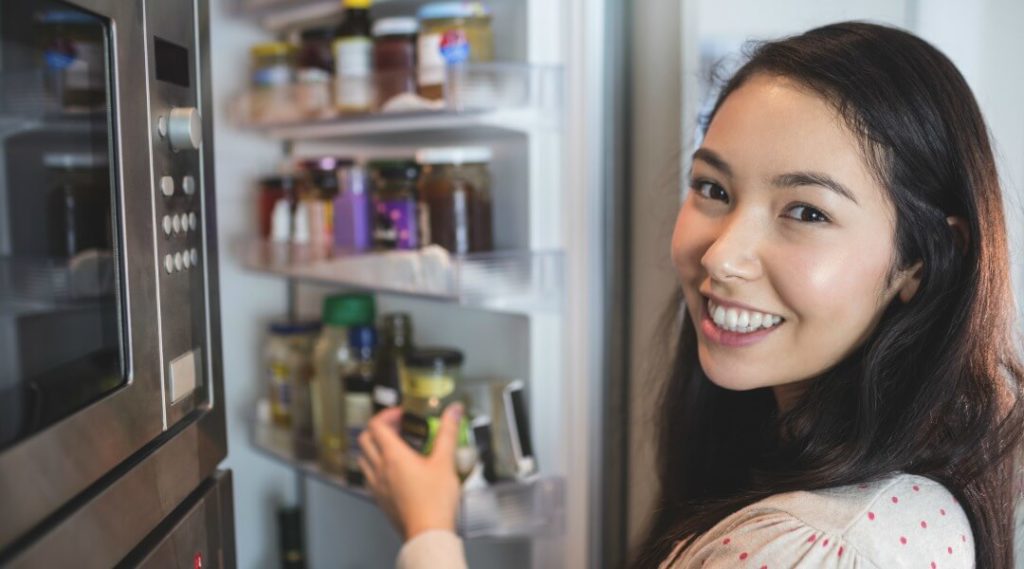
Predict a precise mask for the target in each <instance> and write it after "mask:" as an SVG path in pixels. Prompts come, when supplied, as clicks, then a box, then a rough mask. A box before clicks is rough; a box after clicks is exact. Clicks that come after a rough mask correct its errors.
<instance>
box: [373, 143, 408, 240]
mask: <svg viewBox="0 0 1024 569" xmlns="http://www.w3.org/2000/svg"><path fill="white" fill-rule="evenodd" d="M370 171H371V176H372V180H373V209H374V213H375V216H374V228H373V241H374V245H375V246H376V247H377V248H378V249H384V250H393V249H398V250H409V249H417V248H419V247H420V239H419V237H420V228H419V198H418V196H417V195H416V179H417V178H418V176H419V168H417V166H416V163H414V162H411V161H406V160H389V161H376V162H372V163H371V164H370Z"/></svg>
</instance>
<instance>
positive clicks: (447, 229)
mask: <svg viewBox="0 0 1024 569" xmlns="http://www.w3.org/2000/svg"><path fill="white" fill-rule="evenodd" d="M490 161H491V151H490V149H488V148H481V147H464V148H427V149H423V150H420V151H419V152H417V153H416V162H417V163H418V164H419V165H420V167H421V169H422V170H421V174H420V182H419V194H420V197H421V199H422V200H423V201H424V203H425V204H426V206H427V209H428V210H429V212H430V237H431V243H433V244H436V245H440V246H441V247H444V248H445V249H447V250H448V251H449V252H451V253H454V254H457V255H464V254H466V253H479V252H485V251H492V250H494V236H493V224H492V215H493V214H492V199H491V177H490V173H489V171H488V165H489V164H490Z"/></svg>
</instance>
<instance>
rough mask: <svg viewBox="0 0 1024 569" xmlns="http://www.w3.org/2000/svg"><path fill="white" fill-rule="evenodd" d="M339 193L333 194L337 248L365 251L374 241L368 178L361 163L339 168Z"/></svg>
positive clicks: (342, 251) (339, 250) (348, 250)
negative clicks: (334, 195) (335, 195)
mask: <svg viewBox="0 0 1024 569" xmlns="http://www.w3.org/2000/svg"><path fill="white" fill-rule="evenodd" d="M337 176H338V195H337V197H335V198H334V249H335V251H337V252H339V253H346V254H351V253H362V252H364V251H367V250H369V249H370V248H371V246H372V244H373V208H372V206H371V203H370V195H369V187H368V185H369V180H368V176H367V173H366V169H365V168H363V167H362V166H344V167H341V168H339V169H338V173H337Z"/></svg>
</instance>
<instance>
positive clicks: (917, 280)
mask: <svg viewBox="0 0 1024 569" xmlns="http://www.w3.org/2000/svg"><path fill="white" fill-rule="evenodd" d="M923 272H924V261H918V262H916V263H914V265H913V266H912V267H910V268H909V269H907V270H905V271H903V274H902V275H901V277H900V280H901V281H902V282H901V283H900V284H899V285H898V286H899V292H898V294H899V297H900V301H901V302H902V303H903V304H906V303H908V302H910V299H912V298H914V295H915V294H917V289H918V288H920V287H921V277H922V276H923V275H922V273H923Z"/></svg>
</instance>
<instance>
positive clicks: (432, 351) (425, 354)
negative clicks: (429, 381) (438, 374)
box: [406, 348, 464, 369]
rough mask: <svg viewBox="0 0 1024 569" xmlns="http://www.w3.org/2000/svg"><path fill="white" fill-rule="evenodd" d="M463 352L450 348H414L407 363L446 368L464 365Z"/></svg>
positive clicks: (414, 365) (416, 365) (417, 365)
mask: <svg viewBox="0 0 1024 569" xmlns="http://www.w3.org/2000/svg"><path fill="white" fill-rule="evenodd" d="M463 359H464V358H463V356H462V352H460V351H458V350H452V349H449V348H420V349H417V350H414V351H413V352H412V353H411V354H409V357H408V358H406V363H407V364H408V365H410V366H412V367H419V368H434V369H438V368H441V369H444V368H449V367H454V366H459V365H462V360H463Z"/></svg>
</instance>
